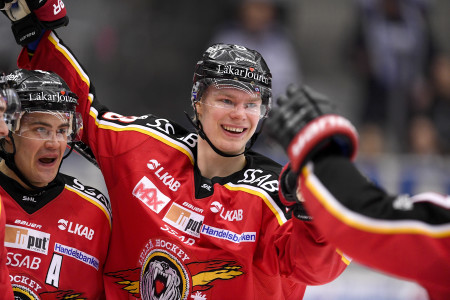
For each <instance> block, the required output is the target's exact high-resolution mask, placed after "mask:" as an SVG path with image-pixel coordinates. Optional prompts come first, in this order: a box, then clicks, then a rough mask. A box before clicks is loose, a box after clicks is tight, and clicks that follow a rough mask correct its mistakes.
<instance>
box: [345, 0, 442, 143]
mask: <svg viewBox="0 0 450 300" xmlns="http://www.w3.org/2000/svg"><path fill="white" fill-rule="evenodd" d="M356 8H357V15H356V24H355V27H354V29H355V31H354V32H353V35H352V37H351V41H350V49H349V54H350V58H351V62H352V64H354V65H355V67H356V70H357V72H358V75H359V77H360V78H361V79H362V80H363V85H364V96H363V101H364V103H363V105H362V106H363V111H362V116H361V119H362V123H363V124H364V123H365V122H372V123H375V124H378V125H379V126H381V129H382V130H383V131H384V132H385V133H389V135H388V136H389V137H390V142H391V143H392V147H394V149H393V150H401V151H405V150H407V145H408V143H407V142H408V122H409V118H410V116H411V115H412V114H413V113H414V114H415V113H422V112H424V111H426V110H428V109H429V106H430V96H429V92H428V91H429V85H428V75H429V69H430V66H431V63H432V61H433V58H434V56H435V52H436V50H435V48H436V46H435V42H434V38H433V37H432V32H431V28H430V24H429V22H428V14H429V9H430V5H429V2H428V1H426V0H357V1H356Z"/></svg>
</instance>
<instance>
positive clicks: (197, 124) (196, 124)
mask: <svg viewBox="0 0 450 300" xmlns="http://www.w3.org/2000/svg"><path fill="white" fill-rule="evenodd" d="M184 113H185V114H186V117H187V118H188V120H189V122H190V123H191V124H192V125H193V126H194V128H195V129H196V130H197V132H198V135H199V136H200V137H201V138H202V139H204V140H205V141H206V142H207V143H208V145H209V146H210V147H211V148H212V149H213V150H214V152H216V153H217V154H219V155H220V156H223V157H236V156H240V155H242V154H245V153H247V152H248V151H249V150H250V149H251V148H252V147H253V144H254V143H255V142H256V139H257V138H258V136H259V134H260V133H261V130H262V127H263V125H264V122H265V121H266V120H265V119H263V121H262V123H261V127H260V129H259V131H258V132H255V133H254V134H253V136H252V137H251V138H250V144H249V146H248V147H245V150H244V151H243V152H242V153H239V154H228V153H225V152H223V151H221V150H219V149H217V147H216V146H214V144H213V143H212V142H211V141H210V139H209V138H208V137H207V136H206V134H205V132H204V131H203V126H202V123H201V122H200V120H198V117H197V122H194V121H193V120H192V119H191V117H189V115H188V113H186V112H184ZM195 114H197V112H195Z"/></svg>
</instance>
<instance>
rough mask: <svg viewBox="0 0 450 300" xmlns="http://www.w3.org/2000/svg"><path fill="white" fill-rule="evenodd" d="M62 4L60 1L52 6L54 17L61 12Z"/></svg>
mask: <svg viewBox="0 0 450 300" xmlns="http://www.w3.org/2000/svg"><path fill="white" fill-rule="evenodd" d="M63 8H64V3H63V2H62V1H61V0H58V3H57V4H53V14H54V15H55V16H56V15H57V14H59V13H60V12H61V10H63Z"/></svg>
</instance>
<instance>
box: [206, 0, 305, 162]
mask: <svg viewBox="0 0 450 300" xmlns="http://www.w3.org/2000/svg"><path fill="white" fill-rule="evenodd" d="M288 8H289V7H288V3H286V1H281V0H243V1H236V2H235V5H234V6H233V7H232V9H231V10H230V11H231V12H232V15H231V16H230V17H229V18H225V20H227V21H226V22H224V23H223V24H220V25H219V26H218V28H217V30H216V32H215V33H214V34H213V36H212V38H211V41H210V43H217V42H221V43H232V44H238V45H242V46H246V47H248V48H251V49H255V50H257V51H258V52H260V53H261V54H262V55H263V56H264V58H265V59H266V62H267V64H268V65H269V68H270V71H271V73H272V92H273V98H274V99H276V97H277V96H278V95H280V94H281V93H283V92H284V91H285V89H286V87H287V85H288V84H289V83H301V80H302V78H301V68H300V60H299V54H298V51H297V49H296V45H295V44H294V42H293V39H292V38H291V36H290V33H289V30H288V27H287V26H286V22H285V21H286V18H285V17H286V9H288ZM274 103H275V101H273V102H272V104H274ZM254 149H255V150H256V151H258V152H260V153H262V154H265V155H267V156H269V157H271V158H273V159H274V160H276V161H278V162H279V163H281V164H283V163H285V162H287V157H286V155H285V153H284V150H283V149H282V148H281V147H280V146H279V145H278V144H276V143H274V142H272V141H270V139H268V138H266V137H265V134H264V132H263V133H262V134H261V136H260V137H259V138H258V142H257V143H256V145H255V147H254Z"/></svg>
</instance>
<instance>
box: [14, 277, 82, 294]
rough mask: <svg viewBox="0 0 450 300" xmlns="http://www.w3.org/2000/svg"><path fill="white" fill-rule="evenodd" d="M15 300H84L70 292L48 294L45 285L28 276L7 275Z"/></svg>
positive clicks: (59, 291) (61, 291)
mask: <svg viewBox="0 0 450 300" xmlns="http://www.w3.org/2000/svg"><path fill="white" fill-rule="evenodd" d="M9 277H10V280H11V285H12V289H13V293H14V299H15V300H85V299H86V297H83V296H82V293H78V292H74V291H72V290H67V291H64V290H58V291H54V292H48V291H47V290H46V289H45V285H44V284H42V283H41V282H39V281H38V280H36V279H35V278H33V277H31V276H29V275H28V274H11V275H9Z"/></svg>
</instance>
